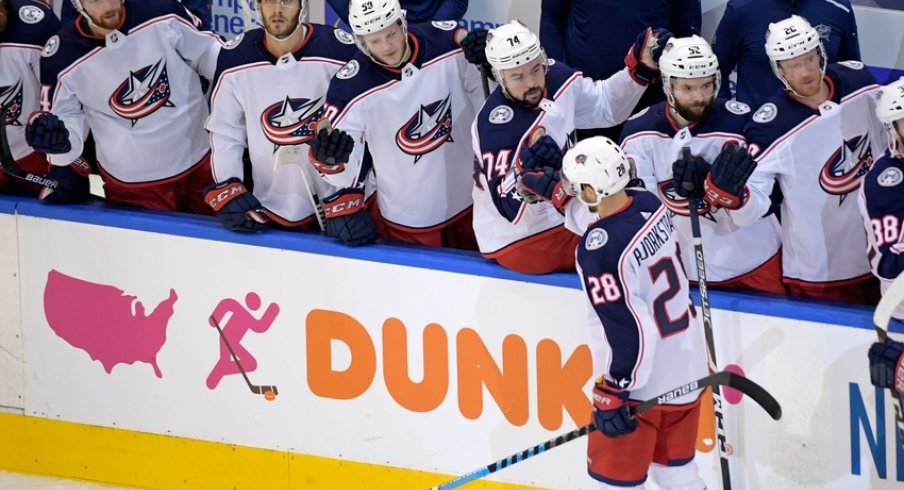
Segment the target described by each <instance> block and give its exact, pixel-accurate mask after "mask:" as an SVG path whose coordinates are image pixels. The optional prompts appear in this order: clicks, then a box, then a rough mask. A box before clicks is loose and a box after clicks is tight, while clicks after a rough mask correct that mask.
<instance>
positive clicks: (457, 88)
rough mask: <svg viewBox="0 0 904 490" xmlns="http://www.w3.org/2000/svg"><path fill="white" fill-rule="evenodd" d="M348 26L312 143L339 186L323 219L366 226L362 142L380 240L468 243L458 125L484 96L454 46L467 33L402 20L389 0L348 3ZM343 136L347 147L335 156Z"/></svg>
mask: <svg viewBox="0 0 904 490" xmlns="http://www.w3.org/2000/svg"><path fill="white" fill-rule="evenodd" d="M349 23H350V25H351V28H352V32H353V34H354V36H355V41H356V43H357V45H358V48H359V49H360V53H357V54H356V55H355V57H354V59H352V60H351V61H350V62H349V63H348V64H347V65H345V66H344V67H343V68H342V69H340V70H339V71H338V72H337V73H336V76H335V77H334V78H333V80H332V81H331V82H330V88H329V91H328V92H327V115H328V116H329V118H330V120H331V122H332V125H333V127H334V128H335V129H336V130H335V131H333V132H332V133H329V132H328V131H327V130H323V131H320V132H318V135H317V137H316V138H315V139H314V140H313V141H312V143H311V148H312V153H313V155H314V163H315V165H317V166H318V167H319V170H320V171H321V172H322V173H323V174H324V175H325V178H326V179H327V180H328V181H329V182H330V183H332V184H334V185H337V186H339V187H341V188H343V194H341V195H340V196H335V197H334V199H331V200H330V201H329V202H325V203H324V209H325V211H326V213H327V220H328V221H329V220H331V219H334V217H336V216H340V217H344V218H346V219H347V220H349V223H350V224H349V225H348V226H349V227H351V226H352V225H353V224H355V223H357V224H359V225H361V226H362V227H363V225H364V224H366V221H367V214H366V212H365V211H363V209H362V205H363V202H364V199H363V195H362V194H361V189H360V184H361V182H362V177H361V174H362V172H361V170H362V162H363V160H364V159H363V156H364V143H366V144H367V147H368V148H369V150H370V153H371V155H373V168H374V173H375V174H376V192H377V204H378V209H379V215H380V216H381V218H382V221H383V224H384V227H383V229H384V232H385V238H386V239H387V240H389V241H396V242H404V243H414V244H421V245H429V246H447V247H455V248H464V249H474V248H476V243H475V241H474V231H473V229H472V227H471V195H470V191H471V184H472V180H471V138H470V134H469V133H468V129H467V128H468V125H469V124H470V123H471V122H472V121H473V120H474V115H475V114H476V110H477V108H478V107H480V104H481V103H482V102H483V100H482V99H483V96H482V93H481V88H480V85H481V84H480V74H479V72H478V71H477V69H476V68H475V67H473V66H471V65H470V64H469V63H468V62H467V60H465V57H464V55H463V54H462V50H461V47H460V45H459V43H460V41H461V40H462V39H463V38H464V37H465V35H466V32H465V31H464V30H462V29H459V28H458V24H457V23H456V22H454V21H435V22H432V23H427V24H416V25H412V26H410V27H409V26H408V25H407V23H406V22H405V16H404V12H403V11H402V9H401V8H400V7H399V3H398V0H352V1H351V2H350V3H349ZM352 141H353V142H354V145H353V148H352V149H351V154H350V155H341V153H344V152H347V151H348V148H349V147H350V146H351V144H350V143H351V142H352ZM337 155H338V157H337ZM351 216H354V217H355V218H352V217H351ZM352 220H356V221H352ZM365 229H366V228H365ZM350 235H354V234H350ZM340 238H342V239H343V241H346V242H347V240H346V239H345V238H344V237H340ZM351 238H353V239H354V238H356V237H354V236H351Z"/></svg>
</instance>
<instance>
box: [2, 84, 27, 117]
mask: <svg viewBox="0 0 904 490" xmlns="http://www.w3.org/2000/svg"><path fill="white" fill-rule="evenodd" d="M0 107H2V108H3V114H0V116H3V120H4V121H5V122H6V125H7V126H21V125H22V123H21V122H20V121H19V118H20V116H22V81H21V80H18V81H16V83H15V85H7V86H5V87H2V86H0Z"/></svg>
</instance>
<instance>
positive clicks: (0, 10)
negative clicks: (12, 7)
mask: <svg viewBox="0 0 904 490" xmlns="http://www.w3.org/2000/svg"><path fill="white" fill-rule="evenodd" d="M8 15H9V10H7V9H6V2H5V1H4V0H0V32H3V31H4V30H6V19H7V17H8Z"/></svg>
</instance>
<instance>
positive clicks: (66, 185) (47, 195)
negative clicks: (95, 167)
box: [38, 157, 91, 204]
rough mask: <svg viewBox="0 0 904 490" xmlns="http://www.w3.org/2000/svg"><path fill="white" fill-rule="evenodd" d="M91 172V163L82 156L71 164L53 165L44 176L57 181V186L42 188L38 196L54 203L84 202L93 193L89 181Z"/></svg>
mask: <svg viewBox="0 0 904 490" xmlns="http://www.w3.org/2000/svg"><path fill="white" fill-rule="evenodd" d="M90 173H91V165H89V164H88V162H87V161H85V160H84V159H83V158H81V157H79V158H77V159H76V160H75V161H74V162H72V163H70V164H69V165H65V166H59V165H51V166H50V170H48V171H47V173H46V174H45V175H44V178H45V179H50V180H54V181H56V188H55V189H48V188H47V187H45V188H43V189H41V193H40V194H38V198H39V199H41V200H42V201H45V202H49V203H53V204H69V203H76V202H82V201H84V200H85V199H88V195H90V193H91V191H90V184H89V183H88V174H90Z"/></svg>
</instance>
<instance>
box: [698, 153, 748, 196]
mask: <svg viewBox="0 0 904 490" xmlns="http://www.w3.org/2000/svg"><path fill="white" fill-rule="evenodd" d="M755 167H756V162H754V161H753V158H752V157H751V156H750V154H748V153H747V149H746V148H741V147H739V146H738V145H735V144H730V145H728V146H726V147H725V148H723V149H722V152H721V153H719V156H717V157H716V161H714V162H713V167H712V170H711V171H710V173H709V177H707V178H706V184H705V189H706V201H707V202H709V203H710V204H712V205H713V206H721V207H723V208H726V209H738V208H739V207H741V206H742V205H743V204H744V203H745V202H746V201H747V195H748V192H747V187H746V186H747V179H749V178H750V174H752V173H753V169H754V168H755Z"/></svg>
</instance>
